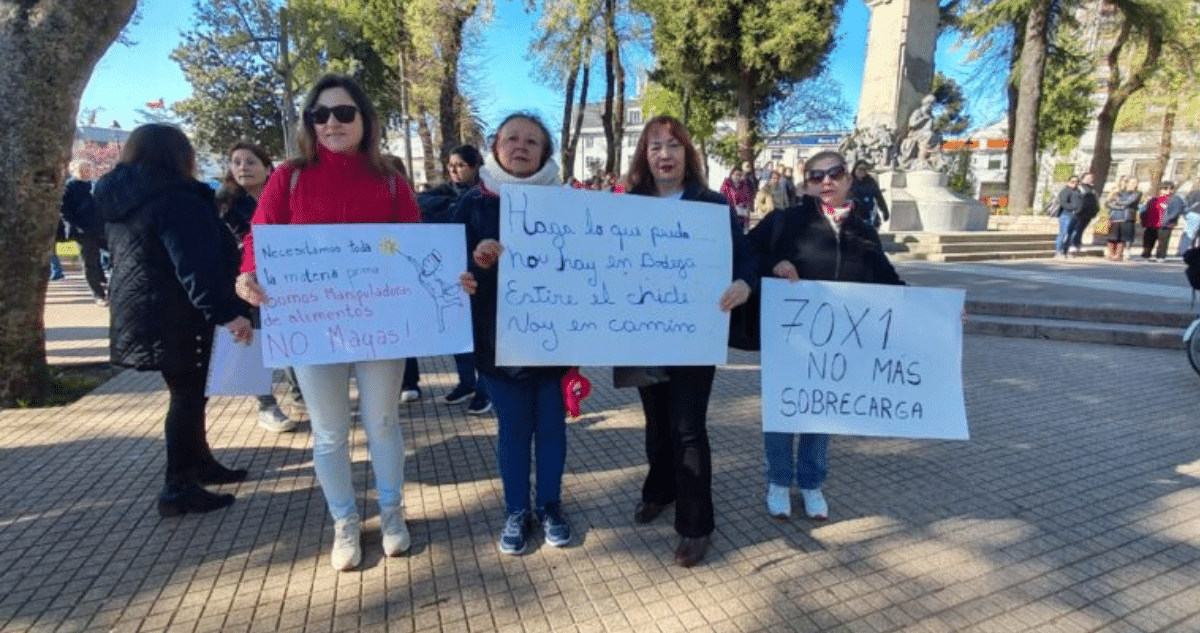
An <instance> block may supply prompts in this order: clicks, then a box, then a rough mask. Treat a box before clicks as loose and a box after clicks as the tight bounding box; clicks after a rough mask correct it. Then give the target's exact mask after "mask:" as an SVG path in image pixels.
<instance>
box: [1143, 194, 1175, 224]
mask: <svg viewBox="0 0 1200 633" xmlns="http://www.w3.org/2000/svg"><path fill="white" fill-rule="evenodd" d="M1170 201H1171V196H1157V197H1155V198H1151V199H1150V201H1149V202H1147V203H1146V208H1145V209H1143V210H1142V212H1143V213H1144V215H1143V216H1142V226H1144V227H1147V228H1151V229H1158V228H1162V224H1163V215H1164V212H1165V211H1166V209H1167V203H1168V202H1170Z"/></svg>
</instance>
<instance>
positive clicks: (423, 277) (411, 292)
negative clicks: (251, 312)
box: [253, 224, 474, 367]
mask: <svg viewBox="0 0 1200 633" xmlns="http://www.w3.org/2000/svg"><path fill="white" fill-rule="evenodd" d="M253 230H254V249H255V262H256V265H257V268H258V270H257V273H258V282H259V284H261V285H262V286H263V288H264V289H265V290H266V292H267V296H268V297H269V299H270V300H269V301H268V302H267V303H266V304H265V305H263V306H262V321H263V323H262V325H263V328H262V352H263V362H264V364H265V365H266V366H267V367H286V366H289V365H319V364H326V363H345V362H354V361H360V360H384V359H390V358H407V357H410V356H433V355H438V354H457V353H461V352H469V351H471V350H472V349H473V348H474V345H473V343H472V338H471V309H470V302H469V301H468V297H467V295H466V293H465V292H463V290H462V287H461V286H460V285H459V282H458V275H459V274H460V273H461V272H462V271H463V270H465V269H466V261H467V259H466V237H465V234H464V232H463V227H462V225H458V224H288V225H277V224H262V225H255V226H254V229H253Z"/></svg>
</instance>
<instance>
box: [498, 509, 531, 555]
mask: <svg viewBox="0 0 1200 633" xmlns="http://www.w3.org/2000/svg"><path fill="white" fill-rule="evenodd" d="M529 528H530V525H529V511H528V510H521V511H520V512H513V513H512V514H510V515H508V518H507V519H505V521H504V529H503V530H500V552H501V553H503V554H509V555H510V556H517V555H520V554H524V553H525V540H526V539H527V538H529Z"/></svg>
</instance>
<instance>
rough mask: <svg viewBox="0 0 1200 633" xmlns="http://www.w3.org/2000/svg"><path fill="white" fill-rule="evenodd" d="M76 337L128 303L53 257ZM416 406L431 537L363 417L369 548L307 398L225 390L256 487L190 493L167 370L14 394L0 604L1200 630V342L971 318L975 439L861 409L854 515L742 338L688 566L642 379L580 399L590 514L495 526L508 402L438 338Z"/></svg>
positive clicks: (61, 302) (572, 497)
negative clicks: (318, 468)
mask: <svg viewBox="0 0 1200 633" xmlns="http://www.w3.org/2000/svg"><path fill="white" fill-rule="evenodd" d="M48 303H49V305H48V307H47V326H48V329H47V335H48V338H49V339H50V342H49V347H50V350H51V351H50V356H51V359H52V362H67V361H68V360H71V359H75V360H88V359H92V358H95V357H99V358H103V356H104V351H105V342H104V340H103V332H104V325H105V319H106V314H105V312H104V310H103V309H102V308H98V307H96V306H93V305H92V304H91V303H90V300H89V297H88V295H87V292H86V288H85V287H84V286H83V283H82V281H81V280H79V279H78V275H74V276H73V277H72V278H71V279H69V280H68V281H66V282H56V283H55V284H52V287H51V291H50V296H49V300H48ZM422 370H423V372H422V380H423V388H424V390H425V398H424V399H422V400H420V401H418V402H415V403H411V404H406V405H400V406H401V407H402V413H403V423H404V428H405V432H406V441H407V448H408V460H407V466H406V483H405V496H406V502H407V506H408V517H409V525H410V527H411V529H412V533H413V547H412V551H411V553H409V554H408V555H406V556H403V557H399V558H385V557H383V556H382V555H381V551H380V550H381V548H380V537H379V521H378V514H377V510H376V507H375V505H374V501H373V496H372V495H373V493H372V492H369V490H370V488H369V484H370V478H371V474H370V469H369V465H368V462H367V450H366V446H365V436H364V435H363V433H362V431H361V429H358V430H356V432H355V434H354V437H353V448H352V450H353V455H354V460H355V467H354V471H355V479H356V485H357V489H358V490H359V491H360V510H361V511H362V512H363V513H364V517H365V528H364V537H363V541H364V561H363V564H362V566H361V568H360V570H358V571H354V572H350V573H337V572H334V571H333V570H332V569H331V568H330V567H329V564H328V554H329V548H330V545H331V540H332V536H333V526H332V522H331V520H330V519H329V517H328V516H327V513H326V510H325V505H324V501H323V498H322V496H321V493H320V490H319V488H318V487H317V484H316V480H315V478H314V475H313V471H312V462H311V457H310V448H309V437H308V427H307V424H305V425H302V426H301V430H300V431H299V432H296V433H290V434H283V435H275V434H270V433H267V432H265V431H263V430H261V429H260V428H259V427H258V426H256V424H255V412H256V406H255V402H254V400H253V399H252V398H215V399H213V400H212V401H211V403H210V405H209V410H208V412H209V425H210V434H209V437H210V441H211V443H212V445H213V447H214V450H215V452H216V454H217V455H218V457H219V459H220V460H221V461H223V462H224V463H226V464H229V465H232V466H241V467H247V468H249V469H250V471H251V477H250V479H249V480H248V481H246V482H243V483H241V484H238V485H231V486H225V487H223V488H222V489H223V490H224V491H227V492H232V493H234V494H236V495H237V502H236V503H235V504H234V505H233V506H232V507H231V508H229V509H226V510H223V511H218V512H214V513H211V514H207V515H201V516H193V515H188V516H185V517H183V518H175V519H163V518H160V517H159V516H158V514H157V512H156V511H155V509H154V501H155V495H156V493H157V491H158V487H159V485H160V483H161V480H162V473H163V459H164V450H163V444H162V439H161V419H162V416H163V413H164V411H165V408H166V394H165V391H164V389H163V386H162V384H161V381H160V380H159V378H158V377H157V375H156V374H139V373H136V372H124V373H121V374H119V375H118V376H116V377H115V378H113V379H112V380H110V381H108V382H107V383H106V384H104V385H103V386H101V387H100V388H99V389H97V390H96V391H95V392H94V393H92V394H90V395H88V396H86V397H84V398H83V399H81V400H79V401H78V402H76V403H74V404H72V405H69V406H67V407H62V408H57V409H29V410H6V411H0V455H2V457H0V630H3V631H6V632H7V631H39V632H43V631H44V632H47V633H48V632H50V631H204V632H208V631H359V630H361V631H402V632H410V631H411V632H418V631H420V632H424V631H463V632H468V631H469V632H474V631H528V632H538V631H597V632H599V631H637V632H639V633H649V632H652V631H664V632H666V631H731V632H732V631H744V632H758V631H762V632H766V631H855V632H858V631H862V632H884V631H930V632H936V631H1004V632H1009V631H1054V632H1057V631H1061V632H1083V631H1116V632H1124V631H1128V632H1150V631H1200V486H1198V485H1197V477H1200V416H1198V415H1197V405H1198V404H1200V397H1198V389H1197V388H1198V387H1200V378H1198V377H1197V376H1196V374H1195V373H1193V372H1192V370H1191V369H1190V368H1189V367H1188V365H1187V361H1186V359H1185V358H1184V356H1183V353H1182V352H1179V351H1174V350H1156V349H1141V348H1132V347H1117V346H1101V345H1092V344H1081V343H1066V342H1054V341H1042V340H1028V339H1009V338H995V337H984V336H967V337H966V339H965V349H964V366H963V373H964V382H965V389H966V402H967V411H968V417H969V419H970V425H971V432H972V439H971V440H970V441H966V442H948V441H911V440H896V439H885V438H862V437H836V438H834V440H833V442H832V447H831V451H830V462H831V476H830V479H829V482H828V484H827V486H826V490H827V496H828V498H829V501H830V510H831V514H832V520H831V521H829V522H828V523H825V524H817V523H813V522H810V521H807V520H804V519H802V518H795V519H793V520H791V521H786V522H782V521H776V520H772V519H770V518H768V517H767V514H766V512H765V507H764V503H763V493H764V487H765V486H764V480H763V472H762V470H763V458H762V435H761V433H760V430H759V416H758V406H759V400H758V396H757V393H758V388H759V379H758V364H757V356H756V355H751V354H742V353H734V354H732V355H731V358H730V363H729V364H728V365H727V366H725V367H722V368H720V370H719V371H718V372H717V379H716V384H715V391H714V397H713V400H712V404H711V406H710V409H709V428H710V431H711V436H712V449H713V450H712V452H713V461H714V471H715V472H714V476H713V488H714V495H715V502H716V511H717V529H716V532H715V534H714V535H713V543H712V548H711V550H710V553H709V556H708V558H707V560H706V561H705V563H704V564H702V565H701V566H699V567H696V568H693V569H681V568H679V567H677V566H675V565H674V562H673V557H672V554H673V549H674V545H675V539H676V537H675V534H674V530H673V529H672V527H671V521H670V510H669V509H668V512H667V513H665V514H666V516H665V517H663V518H659V519H658V520H657V521H655V522H654V523H651V524H649V525H645V526H635V525H634V524H633V522H632V519H631V514H632V511H633V508H634V505H635V503H636V502H637V500H638V498H639V493H640V486H641V480H642V477H643V475H644V474H645V458H644V455H643V450H644V449H643V433H642V415H641V410H640V406H639V405H638V403H637V399H636V394H635V393H633V392H631V391H627V390H615V389H613V388H612V387H611V381H610V380H609V378H608V372H607V371H606V370H603V369H599V368H593V369H587V370H585V372H586V373H587V374H588V375H589V376H590V377H591V378H592V380H593V382H594V385H595V391H594V392H593V395H592V397H591V398H590V399H589V400H588V401H587V402H586V403H585V414H584V415H583V417H582V418H580V419H579V420H577V421H574V422H571V423H570V424H569V426H568V443H569V449H568V456H567V472H566V476H565V479H564V507H565V510H566V511H567V512H568V513H569V516H570V518H571V520H572V522H573V523H574V526H575V529H576V539H575V542H574V544H573V545H571V546H570V547H567V548H565V549H556V548H553V547H548V546H545V545H544V544H542V543H541V542H540V538H537V539H535V541H534V543H535V545H534V547H533V548H532V551H531V552H529V553H528V554H526V555H525V556H521V557H510V556H504V555H501V554H500V553H498V552H497V550H496V544H495V539H496V536H497V534H498V532H499V530H500V527H501V524H502V520H503V516H502V508H503V504H502V501H501V488H500V483H499V479H498V476H497V474H496V468H495V458H494V455H493V448H492V446H493V442H494V439H495V420H494V418H492V417H491V416H485V417H481V418H477V417H469V416H467V415H465V409H463V408H461V406H454V407H451V406H447V405H444V404H442V403H440V402H438V401H437V400H436V399H437V397H438V396H441V395H443V394H444V393H446V392H447V391H448V390H449V389H450V388H451V387H452V386H453V384H452V383H453V375H454V374H453V363H452V362H450V359H448V358H434V359H423V360H422Z"/></svg>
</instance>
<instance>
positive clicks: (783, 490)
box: [767, 484, 792, 519]
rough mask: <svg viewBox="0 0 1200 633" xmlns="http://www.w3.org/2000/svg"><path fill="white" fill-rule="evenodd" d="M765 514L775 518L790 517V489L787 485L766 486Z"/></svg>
mask: <svg viewBox="0 0 1200 633" xmlns="http://www.w3.org/2000/svg"><path fill="white" fill-rule="evenodd" d="M767 514H770V515H771V516H772V517H774V518H776V519H790V518H792V490H791V488H790V487H788V486H777V485H775V484H769V485H768V486H767Z"/></svg>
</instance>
